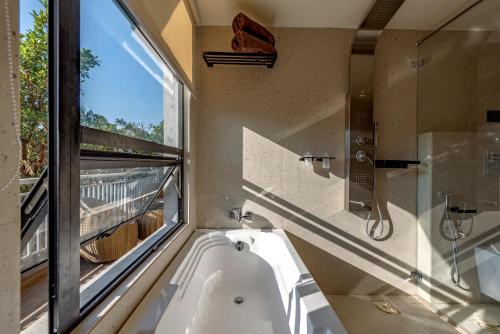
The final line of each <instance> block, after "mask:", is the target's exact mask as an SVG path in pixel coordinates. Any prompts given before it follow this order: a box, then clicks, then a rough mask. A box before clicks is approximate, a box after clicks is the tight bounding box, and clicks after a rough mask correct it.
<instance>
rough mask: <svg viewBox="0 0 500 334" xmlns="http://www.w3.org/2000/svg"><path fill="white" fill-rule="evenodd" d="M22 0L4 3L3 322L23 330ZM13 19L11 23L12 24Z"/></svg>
mask: <svg viewBox="0 0 500 334" xmlns="http://www.w3.org/2000/svg"><path fill="white" fill-rule="evenodd" d="M18 6H19V4H18V1H17V0H7V2H6V3H5V5H4V4H3V3H2V6H0V36H1V39H0V43H1V45H2V47H0V212H1V213H2V214H1V215H0V282H1V284H0V324H1V326H2V329H1V331H2V333H16V332H18V331H19V307H20V306H19V298H20V297H19V291H20V280H21V278H20V272H19V259H20V254H21V252H20V250H19V248H20V230H21V227H20V217H19V213H20V210H19V202H20V198H19V173H18V170H19V166H18V161H19V156H18V152H19V145H18V143H17V141H16V131H17V129H18V126H17V124H16V122H15V118H14V113H18V99H19V80H18V77H19V75H18V69H19V63H18V60H17V59H18V53H19V43H18V41H17V38H18V34H19V31H18ZM9 23H10V26H9Z"/></svg>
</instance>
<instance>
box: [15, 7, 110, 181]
mask: <svg viewBox="0 0 500 334" xmlns="http://www.w3.org/2000/svg"><path fill="white" fill-rule="evenodd" d="M40 4H41V5H42V6H41V7H42V8H41V9H40V10H38V11H36V10H33V11H32V12H31V13H30V14H31V16H32V17H33V28H32V29H28V30H27V31H26V32H25V33H24V34H22V35H21V43H20V50H19V51H20V82H21V92H20V102H21V171H20V172H21V175H22V176H24V177H32V176H37V175H39V174H40V173H41V172H42V170H43V168H44V167H45V166H46V165H47V158H48V156H47V139H48V138H47V137H48V81H49V80H48V75H49V73H48V63H49V49H48V45H49V38H48V37H49V25H48V0H40ZM99 65H100V62H99V60H98V58H97V56H94V55H93V54H92V52H91V51H90V50H88V49H82V51H81V55H80V67H81V68H80V83H83V82H84V81H85V80H86V79H88V78H89V73H90V70H91V69H92V68H94V67H96V66H99Z"/></svg>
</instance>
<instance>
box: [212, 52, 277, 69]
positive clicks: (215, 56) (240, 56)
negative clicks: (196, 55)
mask: <svg viewBox="0 0 500 334" xmlns="http://www.w3.org/2000/svg"><path fill="white" fill-rule="evenodd" d="M277 58H278V56H277V55H271V54H262V53H248V52H219V51H206V52H203V59H204V60H205V63H207V66H208V67H213V66H214V65H261V66H267V68H273V66H274V63H275V62H276V59H277Z"/></svg>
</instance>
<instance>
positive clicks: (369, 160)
mask: <svg viewBox="0 0 500 334" xmlns="http://www.w3.org/2000/svg"><path fill="white" fill-rule="evenodd" d="M403 2H404V0H378V1H377V2H375V4H374V5H373V7H372V9H371V10H370V12H369V13H368V15H367V16H366V18H365V20H364V21H363V23H362V24H361V26H360V27H359V28H358V30H357V31H356V33H355V35H354V40H353V43H352V49H351V64H350V74H349V93H348V96H347V103H346V104H347V115H346V131H345V136H346V138H345V152H346V159H345V161H346V166H345V168H346V179H347V182H346V187H345V192H346V194H345V201H346V203H345V207H346V210H348V211H351V212H352V211H368V210H370V208H371V202H372V198H373V182H374V170H375V159H374V146H375V142H374V141H375V135H374V131H375V126H374V122H373V67H374V56H375V47H376V45H377V41H378V39H379V37H380V35H381V33H382V31H383V29H384V27H385V26H386V25H387V23H388V22H389V21H390V20H391V18H392V17H393V16H394V14H395V13H396V11H397V10H398V9H399V7H401V5H402V4H403Z"/></svg>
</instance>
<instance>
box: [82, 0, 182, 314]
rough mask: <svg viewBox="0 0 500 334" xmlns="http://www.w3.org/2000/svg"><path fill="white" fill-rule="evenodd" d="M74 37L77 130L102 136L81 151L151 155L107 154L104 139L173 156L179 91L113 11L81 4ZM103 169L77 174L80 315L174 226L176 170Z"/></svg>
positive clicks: (97, 3)
mask: <svg viewBox="0 0 500 334" xmlns="http://www.w3.org/2000/svg"><path fill="white" fill-rule="evenodd" d="M80 34H81V36H80V43H81V60H80V61H81V63H80V77H81V98H80V124H81V125H82V126H86V127H91V128H95V129H99V130H103V131H104V133H103V134H102V135H101V136H100V138H101V139H102V141H103V142H102V144H101V143H97V144H96V143H95V142H94V143H93V145H88V144H86V143H81V144H82V145H81V148H82V149H83V148H85V149H92V150H100V151H103V150H109V149H110V148H111V149H113V150H116V151H121V152H127V153H132V152H134V153H142V154H148V155H152V153H153V152H136V151H132V150H131V149H130V148H127V147H111V145H110V143H109V141H107V138H106V135H107V133H117V134H121V135H125V136H129V137H133V138H138V139H142V140H148V141H153V142H156V143H160V144H164V145H168V146H173V147H177V148H181V147H182V140H181V138H182V131H181V129H182V99H181V96H182V93H183V92H182V85H181V84H180V83H179V81H178V80H177V79H176V78H175V76H174V75H173V73H172V72H171V71H170V70H169V68H168V67H167V66H166V64H165V63H164V61H163V60H162V58H160V57H159V56H158V54H157V53H156V52H155V51H154V50H153V49H152V48H151V45H150V44H149V42H148V41H147V40H146V39H145V38H144V36H143V35H142V34H141V32H140V31H139V30H138V29H137V28H136V27H135V26H134V24H133V23H132V22H131V21H130V20H129V19H128V17H127V15H126V13H125V12H124V11H123V10H122V9H121V8H120V6H119V4H118V3H117V2H116V1H112V0H81V1H80ZM108 138H109V137H108ZM115 143H116V142H113V145H116V144H115ZM157 153H158V152H157ZM99 154H100V156H101V157H102V156H103V155H104V156H105V155H106V153H102V152H100V153H99ZM127 159H128V160H134V159H137V156H135V157H134V156H132V155H129V156H127ZM113 161H114V162H113ZM108 162H111V163H115V164H116V167H115V166H114V165H113V168H107V169H92V170H91V169H82V170H81V171H80V241H81V246H80V277H81V280H80V305H81V307H82V308H85V307H88V303H89V302H90V301H93V300H96V297H97V298H99V297H100V296H101V295H102V292H103V289H105V288H106V287H109V286H111V285H112V284H113V282H116V281H117V278H118V277H120V275H121V274H123V273H124V272H125V271H126V270H127V269H128V268H129V267H130V266H132V265H133V264H134V263H135V261H137V260H138V259H139V258H141V256H143V255H144V254H146V252H147V251H148V250H149V249H151V247H152V246H153V245H154V243H155V242H158V241H159V240H161V239H162V238H163V237H165V236H166V235H167V233H168V232H169V231H171V230H172V229H173V228H174V227H175V226H177V225H178V223H179V222H180V219H179V212H180V207H179V202H180V194H181V191H180V180H181V178H180V166H178V165H176V166H170V167H148V166H145V167H135V168H130V167H128V168H124V167H122V166H120V160H119V159H113V157H109V159H108ZM156 166H157V165H156ZM168 176H170V177H168ZM145 210H147V211H145Z"/></svg>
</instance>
